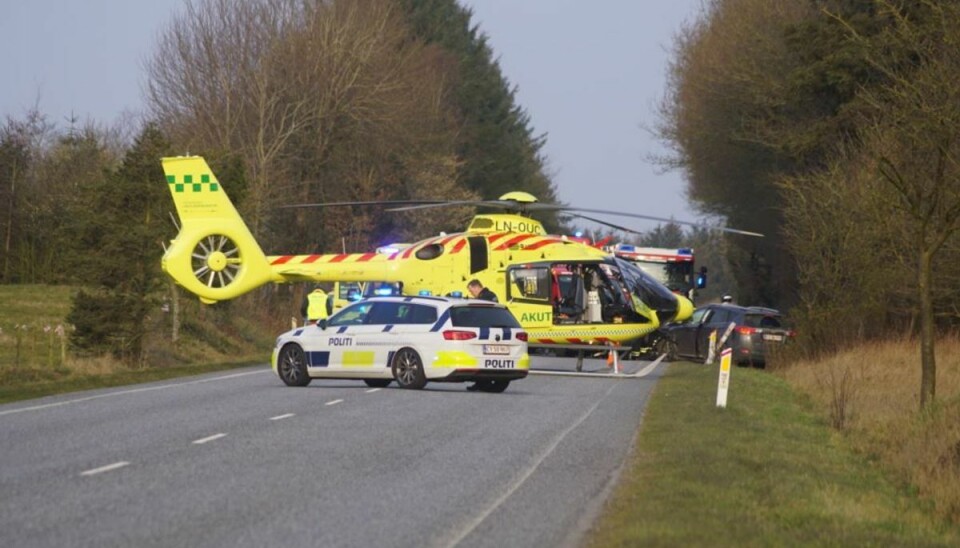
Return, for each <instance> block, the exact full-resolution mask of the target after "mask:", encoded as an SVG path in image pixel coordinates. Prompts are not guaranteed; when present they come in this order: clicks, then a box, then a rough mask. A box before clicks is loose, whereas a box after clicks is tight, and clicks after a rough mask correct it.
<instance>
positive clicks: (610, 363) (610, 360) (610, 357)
mask: <svg viewBox="0 0 960 548" xmlns="http://www.w3.org/2000/svg"><path fill="white" fill-rule="evenodd" d="M607 367H613V350H611V351H609V352H607Z"/></svg>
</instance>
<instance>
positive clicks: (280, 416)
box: [270, 413, 296, 421]
mask: <svg viewBox="0 0 960 548" xmlns="http://www.w3.org/2000/svg"><path fill="white" fill-rule="evenodd" d="M294 416H296V413H286V414H284V415H277V416H276V417H270V420H272V421H278V420H281V419H289V418H290V417H294Z"/></svg>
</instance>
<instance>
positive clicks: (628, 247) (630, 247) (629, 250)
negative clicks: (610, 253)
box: [617, 244, 637, 253]
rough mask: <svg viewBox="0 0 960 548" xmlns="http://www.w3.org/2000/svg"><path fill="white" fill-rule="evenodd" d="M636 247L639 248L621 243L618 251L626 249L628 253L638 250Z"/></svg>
mask: <svg viewBox="0 0 960 548" xmlns="http://www.w3.org/2000/svg"><path fill="white" fill-rule="evenodd" d="M636 249H637V248H636V247H634V246H632V245H627V244H620V245H618V246H617V251H625V252H627V253H633V252H634V251H636Z"/></svg>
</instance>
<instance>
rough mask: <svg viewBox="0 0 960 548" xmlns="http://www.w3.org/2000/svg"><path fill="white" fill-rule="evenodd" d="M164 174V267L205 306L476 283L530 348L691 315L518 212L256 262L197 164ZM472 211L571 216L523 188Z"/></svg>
mask: <svg viewBox="0 0 960 548" xmlns="http://www.w3.org/2000/svg"><path fill="white" fill-rule="evenodd" d="M163 169H164V173H165V175H166V179H167V183H168V186H169V189H170V192H171V194H172V195H173V200H174V203H175V205H176V208H177V213H178V215H179V217H180V221H181V228H180V231H179V233H178V235H177V237H176V238H175V239H174V240H173V241H172V242H171V245H170V246H169V247H168V248H167V250H166V253H165V254H164V256H163V270H164V271H165V272H166V273H167V274H168V275H170V276H171V277H172V278H173V279H174V280H175V281H176V282H177V283H179V284H180V285H181V286H183V287H184V288H185V289H186V290H188V291H190V292H191V293H194V294H195V295H197V296H198V297H199V298H200V300H201V301H203V302H204V303H208V304H211V303H214V302H217V301H222V300H227V299H232V298H235V297H237V296H239V295H242V294H244V293H246V292H248V291H251V290H253V289H255V288H257V287H259V286H261V285H264V284H266V283H269V282H274V283H283V282H307V281H314V282H335V281H342V280H353V281H358V282H365V281H380V282H398V283H399V284H402V288H403V293H404V294H408V295H459V294H462V293H463V292H464V291H465V290H466V286H467V283H468V282H469V281H470V280H473V279H477V280H479V281H480V282H481V283H482V284H483V285H484V286H486V287H487V288H489V289H491V290H492V291H493V292H494V293H495V294H496V295H497V296H498V297H499V300H500V302H501V303H504V304H505V305H506V306H507V307H508V308H509V309H510V311H511V312H512V313H513V314H514V315H515V316H516V318H517V319H518V320H519V321H520V323H521V325H523V327H524V329H525V330H526V331H527V333H528V335H529V341H530V343H531V344H540V345H545V344H560V345H583V344H610V345H621V344H624V345H626V344H630V343H631V342H632V341H635V340H637V339H638V338H640V337H643V336H645V335H647V334H649V333H651V332H653V331H654V330H656V329H657V328H658V327H659V326H660V324H661V323H665V322H668V321H674V320H683V319H686V318H688V317H690V315H691V314H692V312H693V304H692V303H691V302H690V301H689V300H688V299H686V298H684V297H682V296H678V295H675V294H673V293H671V292H670V290H669V289H667V288H666V287H665V286H663V285H662V284H660V283H659V282H657V281H656V280H655V279H653V278H652V277H650V276H648V275H647V274H645V273H643V272H642V271H641V270H640V269H638V268H637V267H636V266H634V265H633V264H631V263H629V262H627V261H624V260H622V259H619V258H617V257H615V256H612V255H610V254H609V253H607V252H605V251H603V250H601V249H597V248H595V247H592V246H590V245H586V244H583V243H580V242H577V241H573V240H570V239H567V238H565V237H562V236H553V235H548V234H546V233H545V231H544V229H543V226H542V225H541V224H540V223H539V222H538V221H536V220H534V219H532V218H529V217H526V216H523V215H521V214H516V213H509V214H482V215H476V216H475V217H474V218H473V221H472V222H471V223H470V225H469V227H468V228H467V230H466V231H465V232H462V233H457V234H442V235H439V236H435V237H432V238H427V239H425V240H422V241H419V242H416V243H414V244H410V245H408V246H406V247H404V248H403V249H400V250H396V251H394V252H383V251H382V250H381V252H379V253H378V252H369V253H330V254H320V255H317V254H313V255H266V254H264V252H263V250H262V249H261V248H260V246H259V245H258V243H257V241H256V240H255V238H254V237H253V235H252V234H251V232H250V230H249V229H248V228H247V226H246V224H245V223H244V222H243V220H242V219H241V217H240V215H239V213H238V212H237V210H236V209H235V208H234V206H233V204H232V203H231V202H230V199H229V198H228V197H227V195H226V193H225V192H224V190H223V188H222V187H221V185H220V183H219V181H217V179H216V177H215V176H214V174H213V172H212V171H211V169H210V167H209V166H208V165H207V163H206V161H205V160H204V159H203V158H201V157H196V156H193V157H175V158H164V159H163ZM455 203H456V204H459V205H463V204H464V202H455ZM471 204H472V203H470V204H467V205H471ZM477 204H479V205H494V204H509V207H510V208H512V209H514V210H516V211H518V212H521V213H525V212H527V211H530V210H538V209H539V210H560V209H572V208H566V207H565V206H556V205H551V204H538V203H536V198H534V197H533V196H531V195H530V194H527V193H523V192H513V193H509V194H506V195H504V196H503V197H502V198H501V199H500V200H499V201H491V202H478V203H477ZM443 205H446V204H444V203H428V204H424V205H419V206H411V207H406V208H397V209H417V208H429V207H441V206H443ZM579 211H585V212H599V211H597V210H586V209H580V210H579ZM601 213H613V212H601ZM622 215H629V216H635V217H643V218H646V217H645V216H641V215H630V214H622ZM591 220H593V219H591ZM729 230H731V231H734V230H732V229H729ZM734 232H739V231H734Z"/></svg>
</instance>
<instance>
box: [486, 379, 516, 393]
mask: <svg viewBox="0 0 960 548" xmlns="http://www.w3.org/2000/svg"><path fill="white" fill-rule="evenodd" d="M508 386H510V381H505V380H502V379H496V380H492V381H484V382H483V383H481V384H480V391H481V392H490V393H493V394H499V393H501V392H503V391H504V390H506V389H507V387H508Z"/></svg>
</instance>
